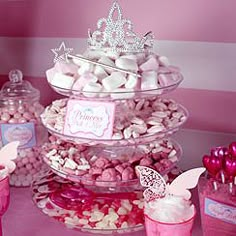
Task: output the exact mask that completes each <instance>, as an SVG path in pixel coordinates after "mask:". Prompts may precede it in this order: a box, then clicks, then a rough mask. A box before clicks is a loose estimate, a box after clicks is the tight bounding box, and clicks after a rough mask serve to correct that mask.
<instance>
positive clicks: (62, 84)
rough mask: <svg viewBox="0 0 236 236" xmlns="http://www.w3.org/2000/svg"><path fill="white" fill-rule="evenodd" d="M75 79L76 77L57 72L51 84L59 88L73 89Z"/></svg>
mask: <svg viewBox="0 0 236 236" xmlns="http://www.w3.org/2000/svg"><path fill="white" fill-rule="evenodd" d="M74 81H75V78H74V77H71V76H68V75H63V74H59V73H56V74H55V75H54V77H53V78H52V80H51V84H52V85H54V86H56V87H59V88H64V89H71V88H72V85H73V83H74Z"/></svg>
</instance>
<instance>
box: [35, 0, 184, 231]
mask: <svg viewBox="0 0 236 236" xmlns="http://www.w3.org/2000/svg"><path fill="white" fill-rule="evenodd" d="M88 44H89V46H88V48H87V49H86V50H85V52H82V53H80V54H77V53H74V52H73V49H72V48H68V47H66V45H65V43H64V42H62V43H61V44H60V45H59V47H58V48H55V49H52V52H53V54H54V55H55V58H54V63H55V65H54V66H53V67H52V68H50V69H48V70H47V71H46V76H47V80H48V83H49V85H50V86H51V87H52V89H53V90H55V91H56V92H57V93H59V94H62V95H64V96H66V98H62V99H59V100H55V101H53V102H52V104H51V105H49V106H48V107H47V108H46V109H45V111H44V112H43V113H42V115H41V119H42V123H43V125H44V126H45V127H46V128H47V130H48V131H49V133H50V134H51V136H50V137H49V142H47V143H45V144H44V145H43V146H42V152H41V156H42V159H43V160H44V162H45V163H46V164H47V165H48V166H49V167H50V169H51V171H50V172H47V173H45V175H41V176H39V177H38V179H35V180H34V182H33V186H32V189H33V199H34V201H35V203H36V205H37V206H38V207H39V208H40V209H41V210H42V211H43V212H44V213H45V214H47V215H48V216H50V217H53V218H55V219H57V220H59V221H60V222H63V223H64V224H65V225H66V226H68V227H70V228H73V229H79V230H82V231H89V232H92V233H104V234H108V233H110V234H115V233H127V232H133V231H139V230H140V229H143V226H144V213H143V208H144V199H143V197H142V191H141V190H142V187H141V186H140V183H139V180H138V176H137V172H136V169H135V167H136V166H137V165H142V166H149V167H152V168H154V169H155V170H156V171H158V172H159V173H160V174H162V175H163V176H165V178H167V179H172V178H175V177H176V176H177V175H178V174H179V170H178V168H176V165H177V163H178V161H179V159H180V157H181V155H182V149H181V146H180V145H179V144H178V143H177V142H176V141H175V140H173V139H171V138H170V137H169V136H170V135H172V134H173V133H175V132H177V131H178V130H179V128H180V127H181V126H182V125H183V124H184V123H185V121H186V120H187V118H188V112H187V110H186V109H185V108H184V107H183V106H181V105H180V104H178V103H177V102H176V101H174V100H172V99H168V98H164V97H162V96H161V95H163V94H167V93H169V92H171V91H173V90H174V89H176V88H177V87H178V85H179V84H180V83H181V82H182V80H183V76H182V74H181V72H180V70H179V69H178V68H177V67H175V66H172V65H171V64H170V62H169V60H168V58H166V57H164V56H161V55H158V54H156V53H155V52H153V36H152V33H151V32H148V33H147V34H145V35H144V36H143V37H140V36H138V35H137V34H136V33H135V32H134V31H133V25H132V23H131V21H130V20H127V19H125V18H124V17H123V14H122V9H121V7H120V5H119V3H118V1H114V2H113V4H112V7H111V10H110V11H109V13H108V16H107V17H106V18H102V19H100V20H98V24H97V29H96V30H95V31H94V32H92V31H90V32H89V38H88ZM112 199H114V201H112ZM83 203H84V204H83Z"/></svg>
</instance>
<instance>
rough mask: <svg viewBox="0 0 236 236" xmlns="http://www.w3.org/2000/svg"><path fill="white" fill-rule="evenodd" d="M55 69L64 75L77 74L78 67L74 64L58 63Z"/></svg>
mask: <svg viewBox="0 0 236 236" xmlns="http://www.w3.org/2000/svg"><path fill="white" fill-rule="evenodd" d="M55 69H56V70H57V71H58V72H60V73H62V74H76V73H77V70H78V66H77V65H75V64H73V63H66V62H61V61H58V62H57V63H56V64H55Z"/></svg>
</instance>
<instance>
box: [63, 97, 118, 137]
mask: <svg viewBox="0 0 236 236" xmlns="http://www.w3.org/2000/svg"><path fill="white" fill-rule="evenodd" d="M114 116H115V103H112V102H96V101H84V100H75V99H73V100H69V101H68V104H67V112H66V117H65V125H64V134H65V135H69V136H73V137H83V138H91V139H111V137H112V133H113V125H114Z"/></svg>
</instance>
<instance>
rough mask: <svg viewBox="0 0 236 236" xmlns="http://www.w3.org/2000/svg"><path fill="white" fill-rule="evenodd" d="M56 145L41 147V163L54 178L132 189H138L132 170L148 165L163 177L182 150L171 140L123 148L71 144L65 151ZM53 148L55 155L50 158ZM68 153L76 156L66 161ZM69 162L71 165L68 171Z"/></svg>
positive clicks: (174, 164) (48, 144)
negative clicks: (49, 170)
mask: <svg viewBox="0 0 236 236" xmlns="http://www.w3.org/2000/svg"><path fill="white" fill-rule="evenodd" d="M56 143H57V141H55V142H53V143H47V144H45V145H44V146H43V148H42V149H43V152H42V158H43V160H44V161H45V162H46V163H47V164H48V166H49V167H50V168H51V170H52V171H53V172H54V173H56V174H57V175H59V176H61V177H63V178H66V179H68V180H71V181H73V182H77V183H81V184H83V185H85V186H87V185H88V186H98V187H99V186H100V187H107V188H122V187H126V188H127V189H135V188H137V187H138V186H139V180H138V178H137V175H136V172H135V166H137V165H148V166H150V167H151V168H153V169H155V170H156V171H158V172H159V173H161V174H162V175H165V174H167V173H169V172H170V171H171V170H172V169H173V168H174V167H175V166H176V164H177V163H178V162H179V160H180V158H181V156H182V148H181V146H180V145H179V144H178V143H177V142H176V141H174V140H171V139H170V140H167V139H164V140H160V141H155V142H152V143H151V144H145V145H137V146H128V147H126V148H124V147H107V148H98V147H81V146H78V145H72V144H70V145H69V146H68V147H65V146H66V143H65V142H63V141H59V143H61V144H60V145H57V144H56ZM55 145H57V150H58V151H57V152H56V151H54V153H53V154H51V153H52V152H51V151H52V150H53V149H54V148H55ZM54 150H55V149H54ZM69 150H74V153H76V154H75V155H71V158H70V160H69V161H68V155H69V153H70V151H69ZM76 150H78V151H76ZM63 155H64V158H63V157H62V156H63ZM59 156H60V158H58V157H59ZM70 161H72V162H73V165H74V166H71V168H70Z"/></svg>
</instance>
